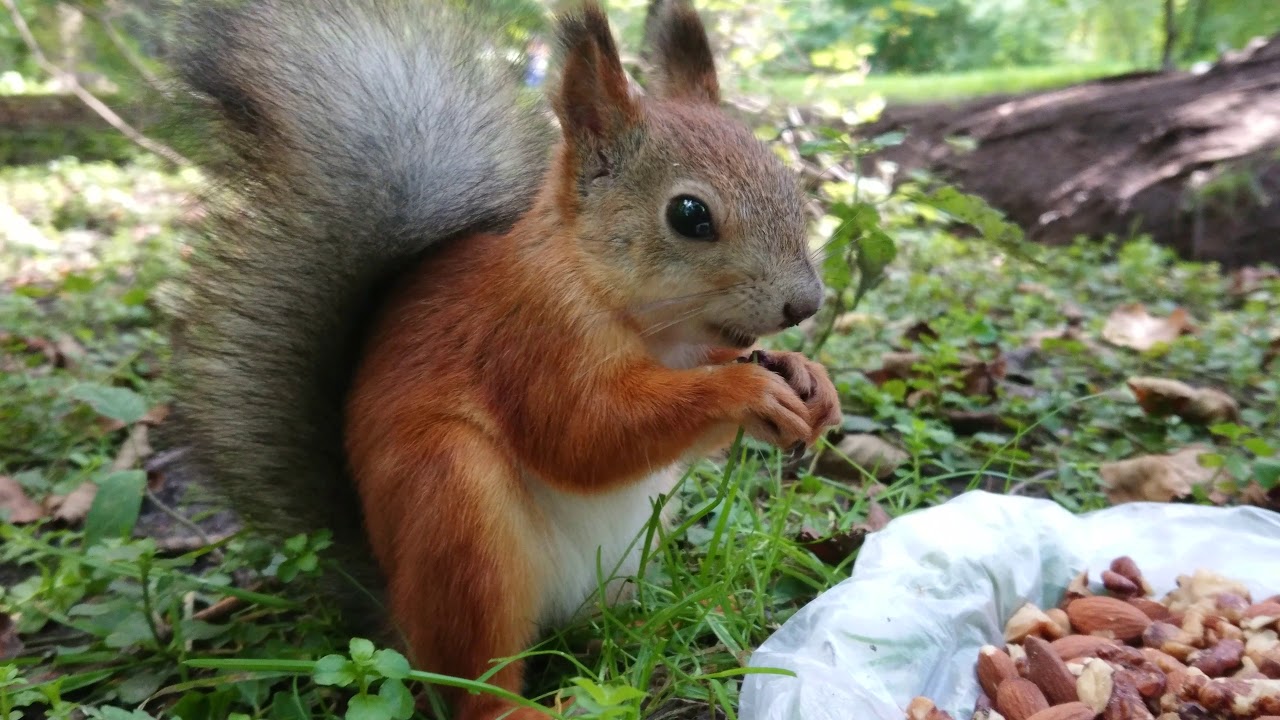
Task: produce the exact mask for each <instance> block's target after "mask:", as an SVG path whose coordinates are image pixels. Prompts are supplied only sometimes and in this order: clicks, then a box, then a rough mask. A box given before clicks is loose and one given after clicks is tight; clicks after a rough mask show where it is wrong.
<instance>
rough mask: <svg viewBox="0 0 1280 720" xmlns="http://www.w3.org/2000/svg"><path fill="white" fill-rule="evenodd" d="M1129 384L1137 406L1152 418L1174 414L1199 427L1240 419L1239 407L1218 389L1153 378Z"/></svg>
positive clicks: (1232, 399)
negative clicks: (1136, 400)
mask: <svg viewBox="0 0 1280 720" xmlns="http://www.w3.org/2000/svg"><path fill="white" fill-rule="evenodd" d="M1128 384H1129V389H1130V390H1132V391H1133V394H1134V397H1136V398H1137V399H1138V405H1139V406H1141V407H1142V410H1143V411H1144V412H1145V413H1147V414H1148V415H1150V416H1151V417H1167V416H1169V415H1177V416H1178V417H1180V418H1182V419H1183V420H1186V421H1187V422H1190V423H1197V424H1200V425H1209V424H1212V423H1220V422H1229V421H1236V420H1238V419H1239V417H1240V406H1239V404H1237V403H1236V401H1235V399H1234V398H1232V397H1231V396H1230V395H1228V394H1226V393H1224V392H1222V391H1221V390H1215V389H1213V388H1197V387H1192V386H1191V385H1188V384H1186V383H1184V382H1181V381H1179V380H1168V379H1165V378H1156V377H1135V378H1129V382H1128Z"/></svg>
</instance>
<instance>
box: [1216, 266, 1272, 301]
mask: <svg viewBox="0 0 1280 720" xmlns="http://www.w3.org/2000/svg"><path fill="white" fill-rule="evenodd" d="M1277 279H1280V270H1276V269H1275V268H1258V267H1252V266H1250V267H1242V268H1240V269H1238V270H1236V271H1235V272H1233V273H1231V289H1230V290H1229V292H1230V293H1231V294H1232V295H1237V296H1242V295H1248V294H1250V293H1252V292H1254V291H1256V290H1261V289H1263V288H1264V287H1266V285H1267V283H1268V282H1269V281H1271V280H1277Z"/></svg>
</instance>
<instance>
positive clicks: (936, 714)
mask: <svg viewBox="0 0 1280 720" xmlns="http://www.w3.org/2000/svg"><path fill="white" fill-rule="evenodd" d="M907 720H954V718H952V717H951V715H950V714H949V713H947V712H945V711H943V710H939V709H938V706H937V705H935V704H934V703H933V701H932V700H930V699H929V698H926V697H917V698H914V699H913V700H912V701H911V703H910V704H909V705H907Z"/></svg>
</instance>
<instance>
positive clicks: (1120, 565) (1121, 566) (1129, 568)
mask: <svg viewBox="0 0 1280 720" xmlns="http://www.w3.org/2000/svg"><path fill="white" fill-rule="evenodd" d="M1111 572H1113V573H1116V574H1117V575H1121V576H1123V577H1124V578H1125V579H1126V580H1128V581H1129V582H1131V583H1133V584H1134V585H1136V586H1137V587H1138V589H1139V590H1140V591H1141V592H1142V594H1143V595H1150V594H1151V586H1150V585H1148V584H1147V581H1146V578H1144V577H1142V571H1141V570H1139V569H1138V563H1136V562H1134V561H1133V558H1131V557H1129V556H1128V555H1121V556H1120V557H1118V558H1116V559H1115V560H1112V561H1111Z"/></svg>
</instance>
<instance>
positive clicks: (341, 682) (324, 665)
mask: <svg viewBox="0 0 1280 720" xmlns="http://www.w3.org/2000/svg"><path fill="white" fill-rule="evenodd" d="M311 679H312V680H315V682H316V684H317V685H336V686H338V687H346V686H348V685H350V684H351V683H353V682H355V681H356V676H355V666H354V665H352V663H351V661H350V660H348V659H346V658H344V657H342V656H341V655H325V656H324V657H322V658H320V659H319V660H317V661H316V665H315V669H314V670H313V671H312V672H311Z"/></svg>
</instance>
